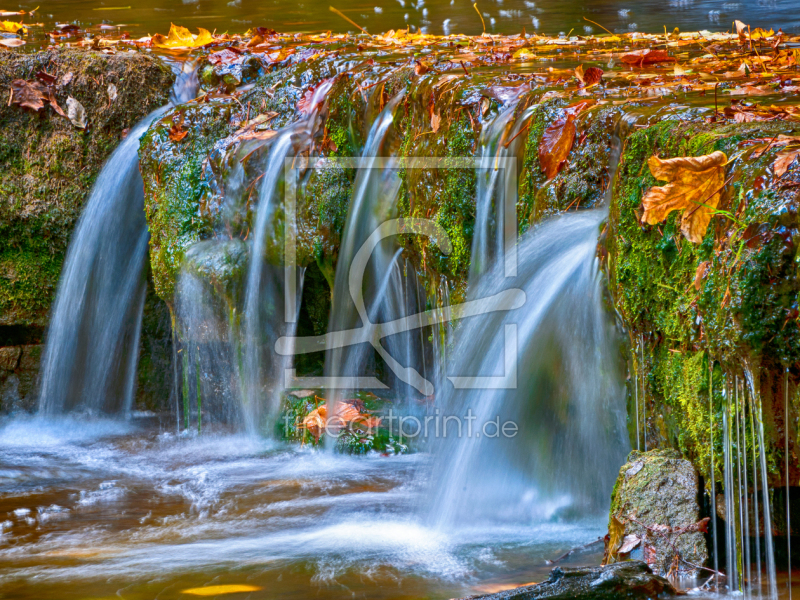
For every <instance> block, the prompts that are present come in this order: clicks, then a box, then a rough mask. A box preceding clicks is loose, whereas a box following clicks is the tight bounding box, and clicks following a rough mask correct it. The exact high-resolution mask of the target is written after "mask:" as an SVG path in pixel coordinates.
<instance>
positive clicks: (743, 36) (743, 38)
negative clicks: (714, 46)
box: [733, 20, 747, 45]
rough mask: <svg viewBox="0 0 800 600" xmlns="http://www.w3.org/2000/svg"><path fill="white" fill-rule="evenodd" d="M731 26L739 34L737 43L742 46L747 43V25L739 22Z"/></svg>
mask: <svg viewBox="0 0 800 600" xmlns="http://www.w3.org/2000/svg"><path fill="white" fill-rule="evenodd" d="M733 24H734V25H735V26H736V33H738V34H739V43H740V44H742V45H744V44H746V43H747V25H745V24H744V23H742V22H741V21H738V20H737V21H734V22H733Z"/></svg>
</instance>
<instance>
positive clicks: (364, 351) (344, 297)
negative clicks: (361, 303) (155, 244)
mask: <svg viewBox="0 0 800 600" xmlns="http://www.w3.org/2000/svg"><path fill="white" fill-rule="evenodd" d="M402 98H403V94H402V93H400V94H398V95H396V96H395V97H394V98H392V99H391V100H390V101H389V102H388V103H387V104H386V106H385V107H384V109H383V110H382V111H381V113H380V114H379V115H378V117H377V118H376V119H375V121H374V122H373V124H372V126H371V128H370V132H369V135H368V136H367V141H366V143H365V145H364V151H363V155H362V157H361V158H360V159H359V165H358V172H357V175H356V181H355V184H354V186H353V195H352V197H351V200H350V208H349V210H348V214H347V221H346V223H345V228H344V233H343V235H342V243H341V246H340V248H339V258H338V261H337V267H336V275H335V278H334V286H333V296H332V298H333V300H332V306H331V315H330V319H329V325H328V332H329V333H335V332H337V331H344V330H347V329H353V328H355V327H358V326H360V325H363V323H360V319H359V315H358V312H357V310H356V307H355V305H354V303H353V299H352V298H351V295H350V266H351V264H352V263H353V259H354V257H355V256H356V253H357V252H358V251H359V249H360V248H361V246H362V244H364V242H365V241H366V240H367V238H368V237H369V236H370V235H371V234H372V233H373V232H374V231H375V230H376V229H377V228H378V227H379V226H380V225H381V224H382V223H384V222H385V221H387V220H388V219H390V218H392V216H393V215H394V211H395V206H396V204H397V195H398V192H399V187H400V180H399V177H398V174H397V171H396V169H394V168H393V165H394V162H393V160H392V159H391V158H389V159H386V161H382V160H381V158H380V154H381V151H382V148H383V146H384V141H385V139H386V137H387V133H388V132H389V129H390V127H391V125H392V123H393V121H394V111H395V109H396V108H397V106H398V104H399V103H400V101H401V100H402ZM398 259H399V254H398V252H397V243H396V241H395V240H392V239H387V240H384V241H383V242H381V243H380V244H379V246H378V248H377V249H376V251H375V253H374V255H373V256H372V257H371V260H370V261H369V263H368V266H367V270H366V273H365V276H364V283H365V284H366V286H367V291H366V293H365V303H366V305H367V307H368V312H369V316H370V320H371V321H372V322H376V321H377V320H389V319H392V318H397V317H400V316H403V315H402V314H398V311H399V310H400V307H401V306H402V305H404V304H405V301H404V299H403V298H402V293H401V292H402V286H400V287H398V286H396V285H390V282H391V279H392V274H393V273H394V272H395V270H396V269H397V268H398ZM405 347H406V348H408V347H409V344H406V346H405ZM370 350H371V348H370V347H369V346H368V345H367V344H359V345H357V346H350V347H331V348H328V349H327V350H326V355H325V375H326V377H341V378H348V379H349V380H350V382H351V383H353V384H355V383H359V384H363V383H365V382H366V381H365V379H359V380H357V379H355V378H360V377H361V376H362V375H363V373H364V371H365V365H366V364H367V363H368V362H369V358H370V356H371V352H370ZM395 355H397V354H395ZM340 381H341V383H340V387H341V386H344V387H351V388H354V387H373V388H375V387H386V386H384V385H383V384H381V383H379V382H377V381H375V379H374V378H370V379H369V381H371V382H372V383H371V384H370V383H368V382H366V383H367V385H366V386H364V385H348V384H347V383H346V382H344V381H343V380H340ZM333 397H334V398H335V397H336V394H335V393H334V396H333Z"/></svg>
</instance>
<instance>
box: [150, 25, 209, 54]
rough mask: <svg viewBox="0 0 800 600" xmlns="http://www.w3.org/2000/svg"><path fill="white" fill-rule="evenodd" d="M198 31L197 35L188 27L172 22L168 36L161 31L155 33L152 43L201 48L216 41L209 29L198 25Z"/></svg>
mask: <svg viewBox="0 0 800 600" xmlns="http://www.w3.org/2000/svg"><path fill="white" fill-rule="evenodd" d="M197 31H198V33H197V35H192V33H191V32H190V31H189V30H188V29H186V27H181V26H179V25H175V24H172V23H170V26H169V33H168V34H167V35H166V36H164V35H161V34H160V33H157V34H155V35H154V36H153V38H152V43H153V46H155V47H156V48H173V49H177V48H199V47H200V46H205V45H206V44H210V43H211V42H213V41H214V37H213V36H212V35H211V32H209V31H208V29H203V28H202V27H198V28H197Z"/></svg>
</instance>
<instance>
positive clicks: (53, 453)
mask: <svg viewBox="0 0 800 600" xmlns="http://www.w3.org/2000/svg"><path fill="white" fill-rule="evenodd" d="M136 422H137V420H135V421H134V423H136ZM0 427H2V430H0V448H2V450H0V528H2V534H0V582H2V585H1V586H0V590H2V592H0V595H2V597H3V598H56V597H57V598H62V599H73V598H74V599H86V598H106V597H114V596H115V595H116V594H119V597H122V598H126V599H134V598H154V597H157V598H159V599H164V598H175V597H187V596H183V595H182V594H181V593H180V592H181V590H184V589H187V588H192V587H199V586H206V585H221V584H229V583H236V584H249V585H255V586H258V587H261V588H263V590H264V591H263V592H256V593H253V594H252V595H251V597H253V598H264V597H276V596H280V597H286V598H293V597H294V598H307V597H311V596H313V597H318V598H341V597H342V596H348V597H355V598H418V597H427V598H452V597H457V596H463V595H467V594H469V593H475V592H476V591H478V590H483V589H495V587H496V586H498V585H502V584H504V583H505V584H509V583H514V584H518V585H519V584H522V583H526V582H529V581H541V580H542V579H543V578H545V577H546V574H547V573H548V572H549V570H550V569H551V567H548V566H546V565H545V564H544V561H545V559H547V558H553V557H555V556H558V555H560V554H561V553H562V552H564V551H566V550H568V549H569V548H571V547H573V546H575V545H579V544H584V543H586V542H588V541H592V540H595V539H597V537H598V536H600V535H602V534H603V533H604V531H603V525H604V524H603V523H602V522H601V521H600V520H597V521H586V522H573V523H555V522H545V523H540V524H538V525H531V524H528V523H520V524H518V525H514V526H509V525H508V524H506V525H504V526H502V527H500V526H492V525H490V524H485V523H484V524H477V525H472V524H470V523H463V524H462V525H461V526H460V527H458V528H455V529H450V530H436V529H433V528H428V527H426V526H424V525H423V522H424V520H423V519H422V518H421V516H420V514H419V511H418V510H417V507H418V506H419V504H420V497H421V494H422V490H423V489H424V488H425V476H424V473H425V466H426V465H427V462H428V459H427V457H426V456H425V455H423V454H417V455H403V456H379V455H373V456H366V457H351V456H343V455H334V454H331V453H326V452H319V451H315V450H310V449H308V448H304V447H299V446H288V445H281V444H278V443H275V442H269V441H265V440H260V439H255V438H250V437H244V436H241V435H235V434H230V433H226V432H224V431H218V432H216V433H205V434H204V435H203V436H202V437H194V436H185V437H181V436H177V435H175V434H173V433H166V432H163V431H161V430H160V429H159V427H158V426H156V425H150V426H145V425H136V424H125V423H122V422H95V423H79V422H77V421H73V422H71V421H69V420H64V421H61V422H59V423H53V422H47V421H43V420H39V419H30V420H16V421H10V422H5V423H4V424H2V425H0ZM598 549H599V546H597V545H596V546H594V548H593V550H598ZM598 559H599V557H598V556H597V555H596V554H592V555H589V554H587V553H583V554H579V555H578V557H577V558H576V559H575V562H592V563H596V562H597V561H598ZM487 586H488V587H487Z"/></svg>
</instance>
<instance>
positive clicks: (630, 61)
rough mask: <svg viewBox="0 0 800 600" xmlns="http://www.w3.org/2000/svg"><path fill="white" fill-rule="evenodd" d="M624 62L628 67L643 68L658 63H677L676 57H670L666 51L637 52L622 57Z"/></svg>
mask: <svg viewBox="0 0 800 600" xmlns="http://www.w3.org/2000/svg"><path fill="white" fill-rule="evenodd" d="M622 62H624V63H625V64H626V65H633V66H636V67H643V66H645V65H654V64H657V63H665V62H677V61H676V59H675V57H674V56H670V55H669V54H668V53H667V51H666V50H637V51H636V52H629V53H628V54H624V55H623V56H622Z"/></svg>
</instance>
